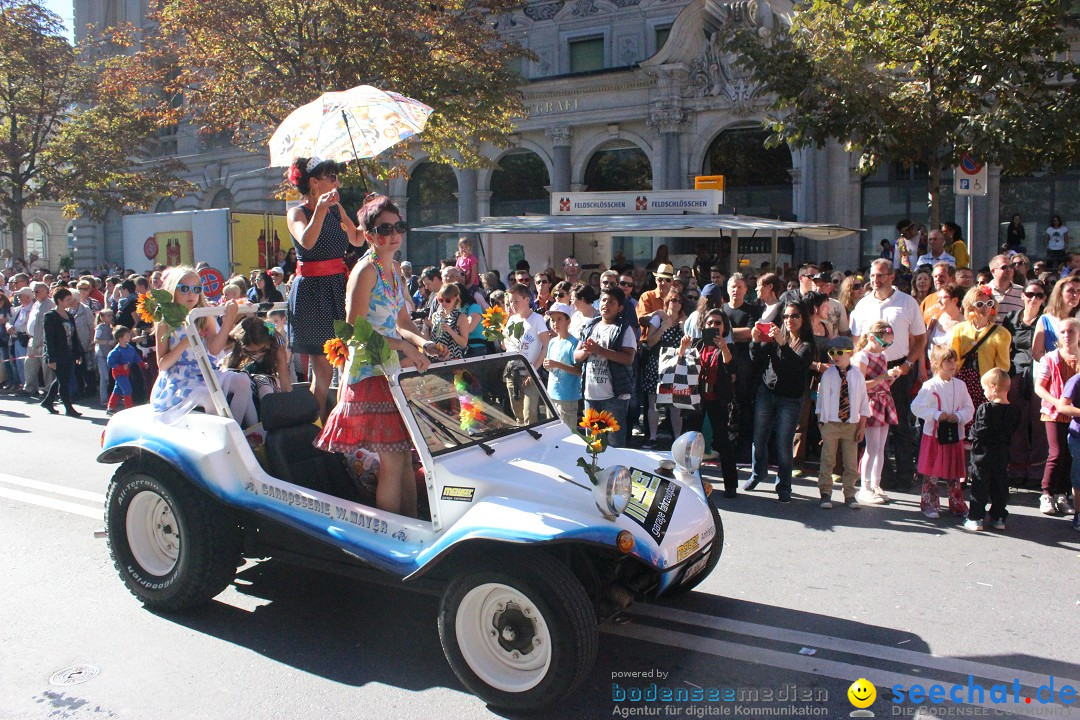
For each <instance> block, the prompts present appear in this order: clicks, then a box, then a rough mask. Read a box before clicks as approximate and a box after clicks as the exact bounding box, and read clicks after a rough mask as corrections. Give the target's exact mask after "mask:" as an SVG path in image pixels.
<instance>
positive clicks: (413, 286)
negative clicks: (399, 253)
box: [401, 260, 420, 295]
mask: <svg viewBox="0 0 1080 720" xmlns="http://www.w3.org/2000/svg"><path fill="white" fill-rule="evenodd" d="M401 277H402V278H404V279H405V287H406V288H407V289H408V291H409V295H415V294H416V291H417V290H418V289H419V288H420V279H419V278H418V277H416V276H415V275H413V271H412V263H411V262H409V261H408V260H402V261H401Z"/></svg>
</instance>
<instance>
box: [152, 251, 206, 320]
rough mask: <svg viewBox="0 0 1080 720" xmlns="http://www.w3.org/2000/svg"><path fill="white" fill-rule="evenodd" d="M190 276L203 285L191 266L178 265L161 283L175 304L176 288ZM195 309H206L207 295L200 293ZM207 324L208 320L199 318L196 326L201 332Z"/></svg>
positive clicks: (170, 269)
mask: <svg viewBox="0 0 1080 720" xmlns="http://www.w3.org/2000/svg"><path fill="white" fill-rule="evenodd" d="M188 275H194V276H195V277H196V278H198V280H199V284H200V285H201V284H202V277H200V276H199V273H197V272H196V271H195V268H193V267H191V266H190V265H177V266H175V267H171V268H169V269H168V270H167V271H166V272H165V278H164V279H163V280H162V282H161V289H162V290H164V291H165V292H167V293H169V294H170V295H172V298H173V302H176V301H177V300H176V286H177V285H179V284H180V281H181V280H183V279H184V278H186V277H187V276H188ZM195 307H206V293H205V292H201V293H199V301H198V302H196V303H195ZM205 324H206V318H199V319H198V320H197V321H196V322H195V325H196V327H198V328H199V330H203V328H204V325H205Z"/></svg>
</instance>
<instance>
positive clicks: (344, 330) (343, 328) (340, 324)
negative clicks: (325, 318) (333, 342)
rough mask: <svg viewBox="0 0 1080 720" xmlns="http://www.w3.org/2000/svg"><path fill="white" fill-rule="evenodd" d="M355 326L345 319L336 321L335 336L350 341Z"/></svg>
mask: <svg viewBox="0 0 1080 720" xmlns="http://www.w3.org/2000/svg"><path fill="white" fill-rule="evenodd" d="M353 332H354V331H353V326H352V325H350V324H349V323H347V322H345V321H344V320H335V321H334V337H336V338H337V339H339V340H343V341H345V342H348V341H349V340H351V339H352V337H353Z"/></svg>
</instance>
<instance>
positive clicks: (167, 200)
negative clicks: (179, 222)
mask: <svg viewBox="0 0 1080 720" xmlns="http://www.w3.org/2000/svg"><path fill="white" fill-rule="evenodd" d="M223 192H229V191H228V190H225V191H223ZM220 194H221V193H218V195H220ZM214 201H215V202H217V197H216V196H215V197H214ZM215 207H216V206H215ZM175 211H176V201H175V200H173V199H172V198H171V197H163V198H161V199H160V200H158V201H157V205H155V206H154V212H156V213H167V212H175Z"/></svg>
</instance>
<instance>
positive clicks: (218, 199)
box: [210, 188, 233, 210]
mask: <svg viewBox="0 0 1080 720" xmlns="http://www.w3.org/2000/svg"><path fill="white" fill-rule="evenodd" d="M232 206H233V194H232V192H231V191H230V190H229V189H228V188H221V189H220V190H218V191H217V193H215V194H214V199H213V200H211V201H210V209H211V210H218V209H221V208H229V209H231V208H232Z"/></svg>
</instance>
